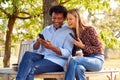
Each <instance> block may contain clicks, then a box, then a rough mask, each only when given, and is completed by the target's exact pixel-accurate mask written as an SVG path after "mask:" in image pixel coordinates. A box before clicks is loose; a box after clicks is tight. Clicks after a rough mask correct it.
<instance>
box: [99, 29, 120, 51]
mask: <svg viewBox="0 0 120 80" xmlns="http://www.w3.org/2000/svg"><path fill="white" fill-rule="evenodd" d="M100 39H101V41H102V42H103V43H104V45H105V47H107V48H112V49H119V48H120V42H119V41H118V39H117V38H116V37H115V36H113V32H112V31H111V30H110V29H109V30H108V29H102V31H100Z"/></svg>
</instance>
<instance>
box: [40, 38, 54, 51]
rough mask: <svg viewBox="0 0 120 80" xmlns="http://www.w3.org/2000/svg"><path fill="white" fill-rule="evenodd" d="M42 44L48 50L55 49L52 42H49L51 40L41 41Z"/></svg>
mask: <svg viewBox="0 0 120 80" xmlns="http://www.w3.org/2000/svg"><path fill="white" fill-rule="evenodd" d="M40 43H41V45H43V46H44V47H45V48H47V49H51V48H52V47H53V45H52V43H51V41H49V40H43V39H41V40H40Z"/></svg>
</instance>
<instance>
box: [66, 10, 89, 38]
mask: <svg viewBox="0 0 120 80" xmlns="http://www.w3.org/2000/svg"><path fill="white" fill-rule="evenodd" d="M68 13H70V14H72V15H73V16H75V18H76V36H77V38H79V36H80V33H81V32H82V31H83V30H84V29H85V27H88V26H89V25H88V23H87V21H86V20H85V19H84V18H83V16H82V14H81V13H80V10H79V9H71V10H68Z"/></svg>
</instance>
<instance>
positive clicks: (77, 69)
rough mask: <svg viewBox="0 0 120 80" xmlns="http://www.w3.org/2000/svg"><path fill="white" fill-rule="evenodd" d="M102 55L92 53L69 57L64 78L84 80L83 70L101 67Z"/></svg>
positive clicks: (99, 68) (66, 79)
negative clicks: (85, 55)
mask: <svg viewBox="0 0 120 80" xmlns="http://www.w3.org/2000/svg"><path fill="white" fill-rule="evenodd" d="M103 63H104V56H103V55H100V54H92V55H90V56H87V57H84V56H83V57H82V56H75V57H72V58H71V59H70V62H69V65H68V69H67V71H66V74H65V79H64V80H74V79H75V78H76V80H86V77H85V71H99V70H101V69H102V66H103Z"/></svg>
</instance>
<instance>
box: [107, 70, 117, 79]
mask: <svg viewBox="0 0 120 80" xmlns="http://www.w3.org/2000/svg"><path fill="white" fill-rule="evenodd" d="M107 78H108V79H109V80H116V74H114V73H112V72H111V74H110V75H107Z"/></svg>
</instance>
